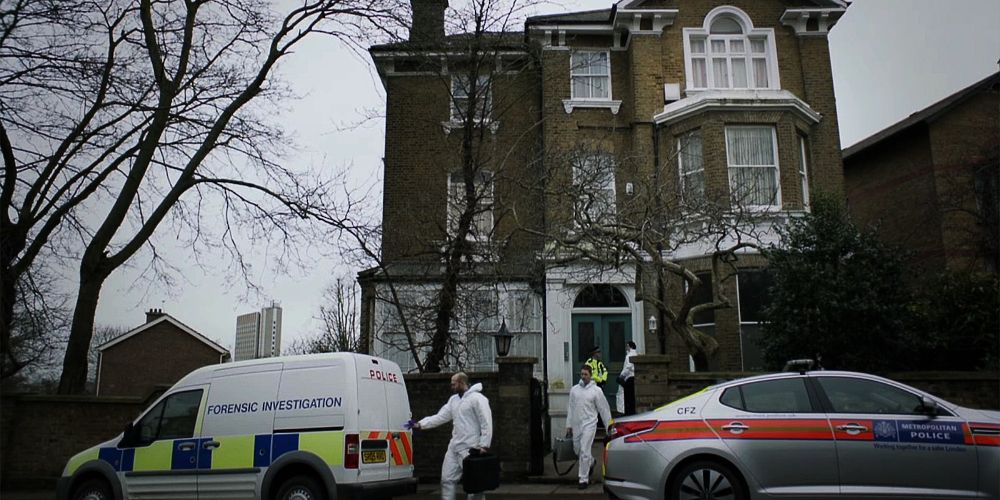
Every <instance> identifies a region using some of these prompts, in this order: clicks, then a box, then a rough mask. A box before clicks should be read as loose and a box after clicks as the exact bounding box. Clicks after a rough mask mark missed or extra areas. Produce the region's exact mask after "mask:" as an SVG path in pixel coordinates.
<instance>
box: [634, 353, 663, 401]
mask: <svg viewBox="0 0 1000 500" xmlns="http://www.w3.org/2000/svg"><path fill="white" fill-rule="evenodd" d="M632 362H633V363H635V409H636V411H637V412H640V413H641V412H644V411H648V410H652V409H654V408H656V407H658V406H660V405H663V404H665V403H667V402H668V401H669V399H668V398H669V394H668V389H669V384H668V382H669V371H670V356H668V355H660V354H646V355H643V356H633V357H632Z"/></svg>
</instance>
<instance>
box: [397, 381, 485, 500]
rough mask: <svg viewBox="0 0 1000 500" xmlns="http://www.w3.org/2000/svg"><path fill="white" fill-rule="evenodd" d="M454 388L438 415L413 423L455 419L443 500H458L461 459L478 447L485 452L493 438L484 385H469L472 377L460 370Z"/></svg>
mask: <svg viewBox="0 0 1000 500" xmlns="http://www.w3.org/2000/svg"><path fill="white" fill-rule="evenodd" d="M451 390H452V392H454V393H455V394H453V395H452V396H451V398H449V399H448V402H447V403H445V405H444V406H442V407H441V411H439V412H437V415H432V416H430V417H424V418H422V419H420V421H419V422H417V423H415V424H414V425H413V428H414V429H433V428H434V427H437V426H439V425H441V424H444V423H446V422H453V424H452V430H451V441H450V442H449V443H448V451H447V453H445V456H444V462H443V463H442V464H441V499H442V500H455V493H456V489H457V487H458V483H459V482H460V481H461V480H462V460H463V459H464V458H465V457H466V456H468V455H469V450H471V449H473V448H478V449H479V450H480V451H482V452H486V451H487V450H488V449H489V447H490V441H492V440H493V415H492V413H491V412H490V402H489V400H488V399H486V396H484V395H483V393H482V390H483V384H475V385H473V386H472V387H469V376H468V375H466V374H465V373H462V372H458V373H456V374H454V375H452V377H451ZM468 498H469V500H478V499H483V498H486V495H485V494H482V493H480V494H475V495H469V496H468Z"/></svg>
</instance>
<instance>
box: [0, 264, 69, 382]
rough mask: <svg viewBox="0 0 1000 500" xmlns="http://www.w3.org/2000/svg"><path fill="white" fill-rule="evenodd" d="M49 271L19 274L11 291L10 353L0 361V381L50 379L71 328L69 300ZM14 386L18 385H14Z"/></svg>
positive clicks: (42, 270)
mask: <svg viewBox="0 0 1000 500" xmlns="http://www.w3.org/2000/svg"><path fill="white" fill-rule="evenodd" d="M53 276H54V275H53V274H52V273H51V272H50V270H49V269H46V268H44V267H41V266H39V267H36V268H34V269H32V270H31V272H28V273H24V274H22V275H21V276H20V277H19V279H18V281H17V283H16V285H15V289H14V294H15V295H14V297H15V299H16V300H15V301H14V304H13V311H12V312H13V315H12V318H11V320H12V321H11V329H10V337H9V344H8V346H9V349H10V351H9V353H6V352H5V353H4V354H5V355H4V356H3V358H0V379H2V380H7V379H10V378H12V377H17V376H19V375H20V376H21V377H20V378H21V379H23V380H26V381H31V380H37V379H40V378H49V377H50V375H51V372H52V371H53V369H54V368H55V367H56V366H57V365H58V361H57V357H58V356H59V354H60V353H61V351H62V348H63V345H64V343H65V341H66V336H67V332H68V331H69V326H70V314H71V313H70V310H69V297H68V296H67V295H66V294H65V293H63V292H61V291H60V290H58V288H57V286H56V284H57V280H56V279H55V278H54V277H53ZM15 385H17V384H15Z"/></svg>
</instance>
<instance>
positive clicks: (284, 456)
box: [58, 353, 417, 500]
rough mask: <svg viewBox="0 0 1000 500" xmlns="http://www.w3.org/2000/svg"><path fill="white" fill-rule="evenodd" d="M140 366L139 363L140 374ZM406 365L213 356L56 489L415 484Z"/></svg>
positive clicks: (240, 492)
mask: <svg viewBox="0 0 1000 500" xmlns="http://www.w3.org/2000/svg"><path fill="white" fill-rule="evenodd" d="M136 376H141V374H136ZM410 417H411V415H410V402H409V398H408V397H407V394H406V386H405V384H404V381H403V375H402V373H401V372H400V369H399V366H398V365H396V364H395V363H393V362H391V361H388V360H385V359H380V358H375V357H371V356H366V355H363V354H353V353H331V354H314V355H305V356H289V357H278V358H266V359H258V360H253V361H245V362H238V363H229V364H222V365H214V366H207V367H204V368H199V369H198V370H195V371H194V372H191V373H190V374H188V375H187V376H186V377H184V378H183V379H181V381H180V382H178V383H177V384H176V385H174V386H173V387H171V388H170V389H169V390H168V391H167V392H166V393H164V395H163V396H162V397H160V398H159V399H158V400H157V401H156V402H155V403H154V404H153V405H152V406H151V407H150V408H149V409H148V410H146V411H145V412H144V413H143V414H142V416H140V417H139V418H138V419H136V420H135V421H134V422H132V423H129V424H128V425H127V426H126V429H125V432H124V433H122V434H121V435H119V436H118V437H116V438H114V439H112V440H110V441H107V442H105V443H102V444H99V445H97V446H94V447H93V448H90V449H88V450H86V451H83V452H81V453H78V454H77V455H75V456H73V457H72V458H70V460H69V462H68V463H67V464H66V468H65V469H64V470H63V475H62V478H60V480H59V487H58V498H59V499H60V500H62V499H72V500H105V499H107V500H110V499H125V498H129V499H141V498H170V499H176V500H180V499H214V498H258V499H263V500H293V499H310V500H317V499H319V500H322V499H327V500H334V499H344V498H362V499H365V498H389V497H392V496H395V495H405V494H409V493H413V492H415V491H416V485H417V483H416V479H415V478H414V477H413V444H412V440H411V435H410V431H409V430H407V429H406V428H405V424H406V423H407V422H408V421H409V420H410Z"/></svg>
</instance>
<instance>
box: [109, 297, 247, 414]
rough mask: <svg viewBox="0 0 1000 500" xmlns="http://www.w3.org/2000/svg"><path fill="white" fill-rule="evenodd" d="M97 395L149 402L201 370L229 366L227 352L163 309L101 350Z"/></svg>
mask: <svg viewBox="0 0 1000 500" xmlns="http://www.w3.org/2000/svg"><path fill="white" fill-rule="evenodd" d="M97 350H98V352H99V358H98V361H97V395H98V396H133V397H143V398H144V397H147V396H149V395H150V393H152V392H153V391H154V390H155V389H156V388H157V386H164V385H166V386H171V385H173V384H174V383H176V382H177V381H178V380H180V379H181V377H183V376H184V375H187V374H188V373H189V372H191V371H193V370H195V369H196V368H201V367H203V366H208V365H214V364H216V363H224V362H226V361H229V358H230V355H229V351H228V350H226V349H225V348H224V347H222V346H220V345H218V344H216V343H215V342H212V341H211V340H209V339H208V338H206V337H205V336H204V335H202V334H200V333H198V332H196V331H194V330H192V329H191V328H190V327H189V326H187V325H185V324H184V323H181V322H180V321H178V320H177V319H176V318H174V317H173V316H171V315H169V314H166V313H164V312H163V311H162V310H159V309H151V310H150V311H148V312H146V323H144V324H143V325H141V326H138V327H136V328H134V329H132V330H130V331H128V332H126V333H125V334H123V335H121V336H119V337H116V338H114V339H112V340H109V341H108V342H105V343H104V344H101V345H100V346H98V347H97Z"/></svg>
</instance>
